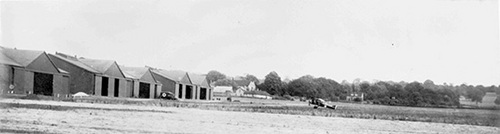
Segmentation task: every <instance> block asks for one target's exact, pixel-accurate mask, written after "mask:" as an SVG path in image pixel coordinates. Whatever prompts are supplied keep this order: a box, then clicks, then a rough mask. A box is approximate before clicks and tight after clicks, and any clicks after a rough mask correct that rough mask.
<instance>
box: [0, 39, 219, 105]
mask: <svg viewBox="0 0 500 134" xmlns="http://www.w3.org/2000/svg"><path fill="white" fill-rule="evenodd" d="M0 90H1V92H0V93H2V94H9V93H11V94H40V95H47V96H57V97H62V96H70V95H72V94H75V93H78V92H84V93H86V94H90V95H95V96H108V97H129V98H158V97H159V96H160V93H163V92H171V93H172V94H174V95H175V97H176V98H178V99H192V100H212V96H213V94H212V92H213V89H212V88H211V87H210V84H209V82H208V80H207V79H206V75H203V74H195V73H188V72H184V71H179V70H164V69H157V68H152V67H147V66H146V67H127V66H122V65H119V64H117V62H116V61H113V60H99V59H88V58H82V57H76V56H71V55H68V54H63V53H58V52H56V53H55V54H49V53H46V52H44V51H35V50H21V49H15V48H6V47H0Z"/></svg>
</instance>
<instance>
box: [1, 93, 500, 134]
mask: <svg viewBox="0 0 500 134" xmlns="http://www.w3.org/2000/svg"><path fill="white" fill-rule="evenodd" d="M0 107H1V109H0V113H2V114H0V132H2V133H5V132H12V133H498V132H500V128H499V127H490V126H476V125H460V124H445V123H430V122H410V121H397V120H376V119H355V118H341V117H320V116H308V115H287V114H270V113H255V112H233V111H217V110H203V109H197V108H177V107H155V106H140V105H123V104H96V103H94V104H92V103H75V102H61V101H43V100H24V99H0Z"/></svg>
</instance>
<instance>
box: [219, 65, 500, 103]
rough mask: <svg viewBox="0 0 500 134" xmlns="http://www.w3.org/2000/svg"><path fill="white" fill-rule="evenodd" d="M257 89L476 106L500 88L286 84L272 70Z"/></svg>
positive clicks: (310, 80) (308, 80) (304, 80)
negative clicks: (465, 102)
mask: <svg viewBox="0 0 500 134" xmlns="http://www.w3.org/2000/svg"><path fill="white" fill-rule="evenodd" d="M209 74H210V72H209ZM220 74H222V73H220ZM247 76H248V75H247ZM251 76H253V75H251ZM253 77H255V76H253ZM256 80H258V79H256ZM219 81H220V80H219ZM256 83H258V82H256ZM257 88H259V89H260V90H262V91H265V92H267V93H269V94H271V95H274V96H297V97H305V98H323V99H325V100H329V101H344V100H346V98H347V97H348V96H350V95H351V94H361V93H362V94H363V95H364V101H367V102H370V103H374V104H383V105H400V106H460V102H459V100H460V96H464V97H465V98H468V99H470V100H471V101H474V102H476V103H480V102H482V98H483V97H484V95H485V94H486V92H497V94H500V86H495V85H491V86H488V87H485V86H483V85H477V86H473V85H467V84H461V85H452V84H446V83H444V84H435V83H434V82H433V81H431V80H426V81H424V82H423V83H420V82H416V81H415V82H410V83H408V82H404V81H401V82H392V81H375V82H368V81H361V80H360V79H355V80H354V81H352V82H348V81H346V80H344V81H342V82H341V83H338V82H337V81H335V80H332V79H328V78H324V77H319V78H316V77H314V76H311V75H305V76H302V77H300V78H298V79H294V80H292V81H290V82H283V81H282V80H281V77H280V76H279V75H278V74H277V73H276V72H274V71H273V72H270V73H269V74H267V75H266V76H265V80H264V81H263V82H261V84H259V85H257ZM495 102H496V103H497V104H500V98H497V100H496V101H495Z"/></svg>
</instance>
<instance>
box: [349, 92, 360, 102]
mask: <svg viewBox="0 0 500 134" xmlns="http://www.w3.org/2000/svg"><path fill="white" fill-rule="evenodd" d="M364 97H365V95H364V94H363V93H351V94H350V95H348V96H346V100H347V101H354V99H356V98H358V99H360V100H361V101H363V100H364Z"/></svg>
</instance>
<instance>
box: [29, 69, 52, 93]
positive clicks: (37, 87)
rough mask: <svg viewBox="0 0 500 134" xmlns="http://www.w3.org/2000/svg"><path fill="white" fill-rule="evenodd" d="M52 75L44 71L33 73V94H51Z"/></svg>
mask: <svg viewBox="0 0 500 134" xmlns="http://www.w3.org/2000/svg"><path fill="white" fill-rule="evenodd" d="M53 80H54V76H53V75H51V74H45V73H35V74H34V82H33V94H41V95H47V96H52V87H53Z"/></svg>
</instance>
